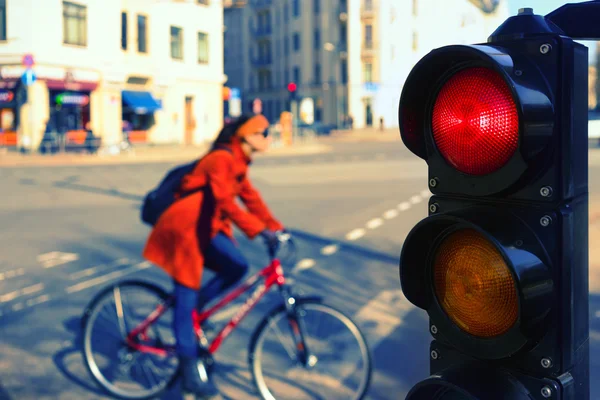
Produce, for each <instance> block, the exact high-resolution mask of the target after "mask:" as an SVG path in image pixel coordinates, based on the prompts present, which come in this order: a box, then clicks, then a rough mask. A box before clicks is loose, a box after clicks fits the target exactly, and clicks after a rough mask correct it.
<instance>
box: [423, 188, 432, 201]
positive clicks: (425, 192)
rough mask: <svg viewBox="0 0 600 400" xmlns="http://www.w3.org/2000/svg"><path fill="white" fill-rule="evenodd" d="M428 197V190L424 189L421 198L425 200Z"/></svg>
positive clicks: (429, 193) (429, 194)
mask: <svg viewBox="0 0 600 400" xmlns="http://www.w3.org/2000/svg"><path fill="white" fill-rule="evenodd" d="M429 196H431V192H430V191H429V190H428V189H425V190H423V191H422V192H421V197H423V198H424V199H426V198H427V197H429Z"/></svg>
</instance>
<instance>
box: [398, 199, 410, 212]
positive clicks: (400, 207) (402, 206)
mask: <svg viewBox="0 0 600 400" xmlns="http://www.w3.org/2000/svg"><path fill="white" fill-rule="evenodd" d="M410 207H411V205H410V203H409V202H408V201H405V202H403V203H400V204H398V210H400V211H406V210H408V209H409V208H410Z"/></svg>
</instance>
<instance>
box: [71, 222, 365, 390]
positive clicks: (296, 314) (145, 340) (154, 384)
mask: <svg viewBox="0 0 600 400" xmlns="http://www.w3.org/2000/svg"><path fill="white" fill-rule="evenodd" d="M278 238H279V243H280V245H279V246H278V249H277V250H272V251H269V259H270V262H269V264H268V265H267V266H266V267H264V268H263V269H262V270H260V271H258V272H257V273H255V274H253V275H252V276H250V277H248V278H247V279H245V280H244V281H243V282H242V283H240V284H239V285H238V286H236V288H234V289H233V290H231V291H230V292H229V293H228V294H226V295H225V296H223V298H222V299H221V300H219V301H217V302H216V304H215V305H213V306H211V307H209V308H208V309H207V310H206V311H202V312H200V313H198V312H196V311H194V312H193V315H192V318H193V324H194V331H195V332H196V337H197V340H198V346H199V352H200V357H201V358H202V359H203V361H204V362H205V365H206V366H207V370H208V372H209V373H212V372H213V370H214V358H213V355H214V354H215V353H216V352H217V350H218V349H219V348H220V347H221V345H222V343H223V341H224V340H225V339H226V338H227V337H228V336H229V335H230V334H231V332H232V331H233V330H234V329H236V327H238V325H239V324H240V323H241V322H242V320H243V319H244V318H245V317H246V316H247V315H248V313H249V312H250V311H251V310H252V309H253V308H254V307H255V306H256V305H257V304H258V303H259V302H260V300H261V299H262V298H263V297H264V296H265V294H266V293H267V292H269V291H270V289H272V288H273V287H277V288H278V289H279V293H280V295H281V297H280V298H281V303H280V304H279V305H277V306H276V307H274V308H272V309H271V310H270V311H268V312H267V313H266V314H265V315H264V316H263V318H262V320H261V321H260V322H259V323H258V325H257V326H256V327H255V329H254V333H253V334H252V336H251V339H250V342H249V347H248V359H247V362H248V364H249V368H250V371H251V375H252V380H253V383H254V386H255V388H256V389H257V391H258V394H259V395H260V396H261V397H262V398H263V399H265V400H276V399H277V400H280V399H285V398H289V399H294V400H300V399H302V398H311V399H315V398H317V399H319V398H322V399H327V400H330V399H335V398H336V397H337V398H343V399H344V400H349V399H356V400H360V399H362V398H364V396H365V394H366V392H367V390H368V388H369V385H370V382H371V375H372V361H371V353H370V349H369V347H368V345H367V342H366V340H365V337H364V335H363V334H362V332H361V330H360V329H359V327H358V326H357V325H356V324H355V323H354V322H353V321H352V319H351V318H350V317H348V316H347V315H346V314H344V313H343V312H341V311H339V310H337V309H336V308H333V307H331V306H329V305H327V304H325V303H324V302H323V299H322V298H321V297H319V296H306V297H303V296H300V297H299V296H296V295H295V294H294V293H293V288H292V286H291V284H290V283H289V282H288V281H286V277H285V275H284V270H283V266H282V262H281V260H282V258H281V257H279V258H278V257H277V255H278V251H281V248H282V247H285V246H287V248H288V249H289V250H290V252H291V254H293V256H295V251H296V247H295V244H294V242H293V240H292V238H291V236H290V235H289V234H287V233H278ZM128 292H134V293H137V292H145V293H146V294H150V296H151V297H154V298H155V301H154V302H148V301H143V302H142V306H146V307H149V310H147V311H146V312H137V310H139V308H137V307H136V308H131V307H128V306H127V304H126V303H125V302H124V301H123V299H124V294H125V293H128ZM248 292H251V294H250V296H249V298H248V299H247V300H246V301H245V302H244V303H243V304H242V305H241V306H238V307H237V309H236V312H235V315H234V316H233V318H231V319H230V320H229V321H228V322H227V323H226V324H225V326H224V327H222V328H221V329H220V330H218V331H217V332H216V335H214V337H213V338H212V340H209V338H208V336H207V334H210V331H211V330H214V329H211V328H210V325H211V323H210V321H209V318H210V317H211V316H214V315H215V313H216V312H217V311H219V310H220V309H222V308H223V307H225V306H226V305H227V304H229V303H230V302H232V301H234V300H235V299H237V298H238V297H240V296H241V295H242V294H244V293H248ZM174 300H175V299H174V297H173V295H172V294H169V293H167V292H166V291H165V290H164V289H163V288H162V287H159V286H158V285H155V284H153V283H149V282H146V281H141V280H127V281H122V282H119V283H115V284H113V285H111V286H109V287H107V288H105V289H104V290H103V291H101V292H100V293H99V294H98V295H97V296H96V297H95V298H94V299H93V300H92V301H91V302H90V303H89V306H88V307H87V308H86V310H85V312H84V317H83V335H82V338H83V344H82V348H83V357H84V361H85V364H86V367H87V369H88V371H89V373H90V374H91V375H92V377H93V379H94V380H95V381H96V382H97V383H98V384H99V385H100V386H101V387H102V389H103V390H104V391H105V392H106V393H108V394H110V395H112V396H114V397H117V398H122V399H147V398H151V397H155V396H158V395H160V394H161V393H163V392H164V391H166V390H167V389H169V388H171V387H172V385H174V384H175V382H176V381H177V379H178V377H179V371H178V366H177V363H178V361H177V357H176V355H175V346H174V342H175V341H174V339H171V340H170V341H169V340H165V338H164V337H165V336H163V335H167V334H171V335H172V327H171V323H170V322H169V321H165V319H168V318H166V315H167V314H169V312H171V313H172V309H173V303H174ZM107 304H108V305H109V307H110V308H111V310H112V311H110V310H109V314H110V315H111V316H112V315H113V313H114V315H115V316H116V320H117V322H118V328H117V332H118V333H119V335H118V346H117V347H118V349H114V350H115V351H116V357H115V355H109V356H107V360H108V361H107V362H108V364H109V366H110V365H112V364H111V363H112V361H113V360H114V359H117V360H118V361H119V362H120V364H121V366H120V367H119V369H120V370H121V371H123V370H126V372H128V374H131V375H132V377H133V375H134V370H135V375H139V376H140V377H142V376H143V377H144V378H146V381H147V383H148V384H147V385H141V386H142V387H141V388H139V389H129V388H128V387H120V386H117V384H118V383H120V382H114V383H113V382H111V380H112V378H115V376H114V374H113V373H112V372H111V371H110V369H105V370H103V369H102V365H101V364H102V357H101V356H102V353H100V356H96V355H95V354H94V352H93V348H92V347H93V346H92V339H94V330H93V328H94V326H95V323H96V322H97V321H98V320H99V318H100V317H101V316H104V317H106V316H107V315H109V314H104V311H103V306H105V305H107ZM126 312H127V313H128V314H129V316H131V317H138V319H141V322H139V323H137V324H134V325H131V324H128V323H127V321H126ZM318 314H323V315H325V316H329V317H330V318H331V322H329V323H328V324H325V327H326V328H331V329H330V330H331V334H330V337H327V338H325V339H324V340H317V339H313V338H312V337H310V336H309V333H310V332H309V331H312V328H313V327H314V326H313V325H311V324H310V323H307V321H309V317H311V316H313V315H318ZM280 322H283V324H284V325H285V326H286V327H287V329H288V336H285V335H284V334H283V331H282V329H280V328H279V327H278V325H277V324H279V323H280ZM128 325H130V326H128ZM129 327H132V329H128V328H129ZM274 327H275V328H274ZM318 327H320V325H318ZM270 328H273V329H274V331H275V336H276V339H278V340H279V342H280V345H281V346H282V347H283V348H284V349H285V351H286V353H287V354H285V356H287V360H286V362H284V363H283V364H281V365H279V366H274V368H273V371H270V370H269V371H267V370H266V368H267V367H270V366H271V365H270V362H271V359H269V358H267V357H266V355H267V354H268V353H267V349H268V346H267V345H268V344H270V343H271V342H270V341H268V340H267V339H268V337H267V335H268V334H269V329H270ZM309 328H310V329H309ZM161 331H163V332H162V333H161ZM344 332H345V333H348V332H349V333H350V337H351V338H352V339H353V341H354V342H355V345H357V347H356V350H352V349H349V348H348V347H343V346H340V342H339V338H340V334H341V333H344ZM107 333H108V334H109V335H114V334H115V329H112V330H110V331H108V332H107ZM100 338H101V339H102V340H101V343H102V344H106V343H107V338H108V337H107V336H101V337H100ZM286 338H287V339H291V340H290V341H286V343H284V341H283V339H286ZM309 339H310V340H309ZM273 342H275V343H276V341H275V340H273ZM277 347H279V346H277ZM352 355H358V356H360V358H359V360H358V361H357V362H355V363H353V362H350V363H347V362H346V363H343V364H342V365H341V366H338V367H337V368H334V367H328V368H327V369H325V370H323V369H322V368H320V366H321V365H322V364H326V363H327V362H328V361H336V360H337V359H338V358H340V357H345V356H352ZM285 356H284V357H285ZM138 360H141V361H143V362H142V363H141V366H138V367H137V368H135V369H134V366H133V363H135V362H136V361H138ZM358 368H361V372H359V373H356V371H355V369H358ZM298 370H300V371H303V373H305V374H307V373H309V372H317V382H316V383H312V384H310V385H309V386H308V387H305V388H304V387H300V384H299V378H300V376H299V374H298V373H297V371H298ZM272 377H273V378H274V380H273V381H271V378H272ZM342 385H347V386H352V387H351V388H348V387H342ZM147 386H150V387H147ZM324 389H327V390H329V391H328V392H327V393H325V394H324V395H321V394H320V392H319V390H324ZM305 396H308V397H305Z"/></svg>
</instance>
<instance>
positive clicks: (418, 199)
mask: <svg viewBox="0 0 600 400" xmlns="http://www.w3.org/2000/svg"><path fill="white" fill-rule="evenodd" d="M422 201H423V199H422V198H421V197H420V196H413V197H411V198H410V202H411V203H412V204H419V203H420V202H422Z"/></svg>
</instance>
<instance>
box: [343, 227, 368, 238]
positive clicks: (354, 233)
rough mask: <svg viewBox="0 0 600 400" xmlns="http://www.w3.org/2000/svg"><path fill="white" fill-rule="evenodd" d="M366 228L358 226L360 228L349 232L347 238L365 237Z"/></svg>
mask: <svg viewBox="0 0 600 400" xmlns="http://www.w3.org/2000/svg"><path fill="white" fill-rule="evenodd" d="M365 233H366V232H365V230H364V229H362V228H358V229H354V230H353V231H350V232H348V234H347V235H346V239H347V240H356V239H360V238H361V237H363V236H364V235H365Z"/></svg>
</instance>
